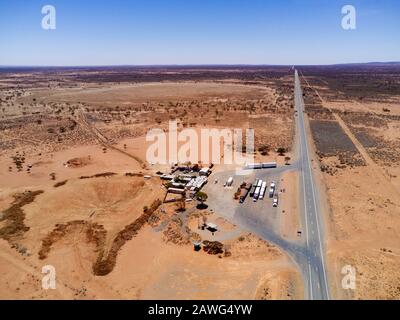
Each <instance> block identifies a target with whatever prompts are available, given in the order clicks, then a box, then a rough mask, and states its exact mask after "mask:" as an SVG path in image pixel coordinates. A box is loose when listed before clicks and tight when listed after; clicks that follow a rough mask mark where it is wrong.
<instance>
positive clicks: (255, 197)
mask: <svg viewBox="0 0 400 320" xmlns="http://www.w3.org/2000/svg"><path fill="white" fill-rule="evenodd" d="M260 190H261V187H257V188H256V191H255V192H254V197H253V201H254V202H256V201H257V199H258V197H259V196H260Z"/></svg>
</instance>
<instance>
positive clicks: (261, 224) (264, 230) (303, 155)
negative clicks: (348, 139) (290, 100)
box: [205, 71, 330, 300]
mask: <svg viewBox="0 0 400 320" xmlns="http://www.w3.org/2000/svg"><path fill="white" fill-rule="evenodd" d="M295 106H296V110H297V116H296V117H295V118H296V140H295V142H294V146H295V149H296V150H295V151H296V159H294V161H293V162H292V165H290V166H283V167H278V168H276V169H268V170H255V171H254V174H253V175H251V176H250V177H246V178H244V177H235V181H236V182H237V185H236V186H235V187H238V186H239V183H240V182H241V181H243V179H247V180H248V181H253V180H254V179H255V178H261V179H263V180H265V181H267V182H268V183H270V182H271V181H277V182H278V183H279V181H280V176H281V174H282V173H283V172H285V171H298V172H299V174H300V188H299V190H300V201H301V208H300V209H301V219H302V226H303V235H302V237H301V238H299V239H298V240H295V241H289V240H287V239H285V238H283V237H282V236H281V234H280V233H279V228H277V222H278V219H279V214H278V211H277V210H276V208H272V202H271V201H270V200H271V199H268V198H266V199H264V200H262V201H258V202H257V203H253V201H252V200H251V199H250V197H248V199H246V201H245V203H243V204H241V205H239V206H237V203H235V202H232V198H231V196H229V197H226V196H224V195H225V193H224V192H221V190H220V188H221V186H219V185H218V184H217V185H215V184H208V185H207V186H206V187H205V190H206V192H207V193H208V194H209V199H208V201H207V203H208V204H209V205H210V208H212V209H214V211H215V212H218V213H219V214H221V215H223V216H225V217H226V218H227V219H228V220H230V221H232V222H234V223H235V224H237V225H239V226H240V227H241V228H243V229H247V230H250V231H251V232H253V233H254V234H257V235H258V236H259V237H261V238H262V239H264V240H266V241H269V242H272V243H274V244H276V245H277V246H278V247H280V248H281V249H282V250H283V251H285V252H286V253H288V255H289V256H290V257H291V258H292V259H293V261H294V263H295V264H297V266H298V267H299V269H300V271H301V273H302V276H303V279H304V285H305V290H306V298H308V299H311V300H325V299H329V298H330V296H329V288H328V283H327V276H326V270H325V262H324V234H323V219H322V213H321V210H320V202H319V195H318V188H317V186H316V185H315V181H314V177H313V172H312V170H311V160H310V155H309V150H310V146H309V144H308V139H307V134H306V127H305V119H304V114H303V111H304V101H303V94H302V90H301V86H300V81H299V77H298V74H297V71H296V72H295ZM229 176H235V172H234V171H232V172H219V173H214V174H213V177H214V178H218V179H219V180H220V181H226V180H227V179H228V177H229ZM236 182H235V183H236ZM278 189H279V188H278Z"/></svg>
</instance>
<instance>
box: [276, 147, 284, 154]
mask: <svg viewBox="0 0 400 320" xmlns="http://www.w3.org/2000/svg"><path fill="white" fill-rule="evenodd" d="M277 152H278V154H279V155H280V156H284V155H285V152H286V149H285V148H282V147H279V148H278V149H277Z"/></svg>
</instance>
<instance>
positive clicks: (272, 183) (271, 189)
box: [269, 181, 275, 198]
mask: <svg viewBox="0 0 400 320" xmlns="http://www.w3.org/2000/svg"><path fill="white" fill-rule="evenodd" d="M274 193H275V182H273V181H272V182H271V184H270V186H269V197H270V198H273V197H274Z"/></svg>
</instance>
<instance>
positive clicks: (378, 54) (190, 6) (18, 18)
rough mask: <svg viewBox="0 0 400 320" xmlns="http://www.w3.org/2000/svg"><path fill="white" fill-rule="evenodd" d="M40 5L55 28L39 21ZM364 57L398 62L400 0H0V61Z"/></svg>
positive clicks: (152, 61)
mask: <svg viewBox="0 0 400 320" xmlns="http://www.w3.org/2000/svg"><path fill="white" fill-rule="evenodd" d="M46 4H51V5H53V6H55V8H56V13H57V25H56V26H57V28H56V30H47V31H46V30H43V29H42V28H41V20H42V17H43V15H42V13H41V8H42V6H44V5H46ZM346 4H352V5H354V6H355V8H356V10H357V29H356V30H351V31H346V30H343V29H342V27H341V19H342V14H341V8H342V6H343V5H346ZM370 61H400V1H399V0H346V1H340V0H275V1H269V0H225V1H222V0H141V1H136V0H131V1H126V0H114V1H111V0H110V1H102V0H97V1H94V0H90V1H85V0H81V1H75V0H64V1H61V0H47V1H36V0H30V1H27V0H1V1H0V65H48V66H49V65H124V64H130V65H148V64H288V65H292V64H332V63H349V62H370Z"/></svg>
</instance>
